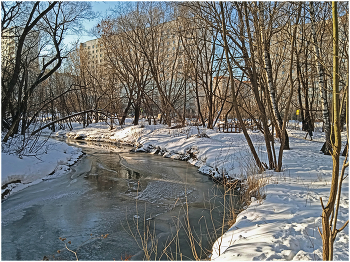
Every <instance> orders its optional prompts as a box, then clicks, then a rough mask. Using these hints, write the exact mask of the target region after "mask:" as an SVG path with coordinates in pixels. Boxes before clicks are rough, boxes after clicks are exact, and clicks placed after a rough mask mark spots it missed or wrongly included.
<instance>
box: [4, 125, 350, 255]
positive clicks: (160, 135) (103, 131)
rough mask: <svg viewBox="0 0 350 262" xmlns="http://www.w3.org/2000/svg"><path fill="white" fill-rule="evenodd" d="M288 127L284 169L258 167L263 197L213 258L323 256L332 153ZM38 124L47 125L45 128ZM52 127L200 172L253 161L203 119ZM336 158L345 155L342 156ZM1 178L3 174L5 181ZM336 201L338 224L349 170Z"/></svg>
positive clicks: (339, 248) (341, 250)
mask: <svg viewBox="0 0 350 262" xmlns="http://www.w3.org/2000/svg"><path fill="white" fill-rule="evenodd" d="M289 127H290V129H289V130H288V132H289V134H290V147H291V150H289V151H285V152H284V158H283V159H284V160H283V167H284V171H283V172H281V173H274V172H266V173H265V174H264V176H265V179H266V180H267V181H268V182H269V183H268V185H267V186H266V187H265V192H266V195H267V196H266V199H264V200H259V201H256V200H255V199H252V202H251V204H250V205H249V206H248V207H247V208H246V210H244V211H243V212H241V213H240V214H239V215H238V216H237V219H236V223H235V224H234V225H233V226H232V227H231V228H230V229H229V230H228V231H227V232H226V233H225V234H224V235H223V236H222V238H220V239H218V240H217V241H216V243H215V244H214V247H213V254H212V259H213V260H216V259H217V260H233V259H235V260H272V259H276V260H277V259H280V260H320V259H321V258H322V242H321V237H320V235H319V233H318V229H317V228H318V227H320V228H321V217H320V215H321V205H320V201H319V198H320V197H322V198H323V201H324V202H326V201H327V195H328V194H329V186H330V181H331V172H332V158H331V157H330V156H324V155H323V154H321V153H320V152H319V150H320V148H321V146H322V141H323V139H324V138H323V136H322V134H321V133H318V132H315V133H314V140H313V141H309V140H304V139H303V138H304V137H305V134H306V133H305V132H302V131H300V130H298V128H297V125H296V124H295V123H293V125H290V126H289ZM45 132H46V133H49V130H45ZM52 135H53V136H58V137H68V138H74V139H85V140H92V141H104V142H116V143H117V142H118V143H125V144H131V145H135V146H136V147H137V151H141V152H142V151H146V152H150V153H153V154H161V155H163V156H164V157H171V158H174V159H182V160H187V161H188V162H189V163H191V164H193V165H195V166H197V167H198V168H199V171H201V172H202V173H206V174H210V175H213V176H217V177H221V176H222V174H225V175H227V176H230V177H233V178H236V177H237V178H240V177H241V176H244V174H245V173H246V171H247V170H248V169H249V168H250V167H251V163H252V157H251V156H250V151H249V148H248V146H247V144H246V141H245V139H244V136H243V134H242V133H238V134H230V133H219V132H216V131H215V130H207V129H205V128H202V127H194V126H192V127H191V126H189V127H184V128H177V129H176V128H175V129H170V128H168V127H167V126H163V125H144V126H140V125H139V126H130V125H129V126H126V127H124V128H120V127H117V128H115V129H113V130H110V129H109V126H108V125H106V124H104V123H97V124H91V125H90V126H89V127H87V128H84V129H83V128H82V126H81V125H79V124H74V129H73V130H72V131H69V130H60V131H58V132H56V133H54V134H52ZM250 135H251V138H252V140H253V142H254V145H255V147H256V150H257V152H258V154H259V157H260V159H261V160H262V161H263V162H267V156H266V152H265V151H266V150H265V146H264V140H263V136H262V135H261V134H260V133H258V132H251V133H250ZM276 153H278V150H277V152H276ZM48 154H49V153H48ZM51 155H52V154H51ZM67 155H69V154H67ZM5 157H6V156H5ZM53 159H54V158H51V161H54V160H53ZM21 160H23V159H21ZM42 160H44V159H42ZM343 160H344V157H341V161H343ZM5 161H6V162H4V155H3V159H2V166H3V169H2V171H3V172H4V170H6V169H7V168H8V166H11V165H12V162H11V161H14V160H13V158H11V159H9V160H5ZM17 161H19V160H17ZM44 161H48V160H44ZM27 162H28V161H27ZM27 162H26V163H27ZM56 162H58V161H57V160H56ZM13 163H15V162H13ZM28 163H29V162H28ZM32 163H34V162H32ZM4 166H5V169H4ZM18 166H21V165H20V164H18ZM29 166H30V164H28V166H27V167H26V168H25V169H24V168H21V170H22V171H23V170H31V169H30V168H29ZM56 166H57V165H56ZM12 173H13V172H12ZM7 177H9V176H8V175H7ZM12 177H13V176H12ZM22 179H23V178H22ZM3 181H4V177H2V183H3V184H4V182H3ZM7 181H9V180H7ZM340 203H341V209H340V213H339V215H338V228H339V227H341V226H342V224H343V223H344V222H345V221H346V220H347V219H348V214H349V179H348V177H347V178H346V179H345V180H344V183H343V188H342V195H341V201H340ZM334 260H349V229H348V227H346V228H345V230H344V231H343V232H340V233H339V234H338V236H337V239H336V243H335V252H334Z"/></svg>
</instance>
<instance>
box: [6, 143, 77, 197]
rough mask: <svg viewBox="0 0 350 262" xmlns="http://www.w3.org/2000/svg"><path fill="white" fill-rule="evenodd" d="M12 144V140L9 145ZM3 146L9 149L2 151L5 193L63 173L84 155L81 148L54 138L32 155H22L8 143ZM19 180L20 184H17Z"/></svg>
mask: <svg viewBox="0 0 350 262" xmlns="http://www.w3.org/2000/svg"><path fill="white" fill-rule="evenodd" d="M43 140H45V139H44V138H40V139H39V141H38V143H40V142H42V141H43ZM10 143H11V141H10V142H9V143H8V144H10ZM3 148H5V150H3V151H2V152H1V163H2V165H1V186H2V192H1V193H2V194H3V193H4V192H5V191H6V190H7V189H8V191H11V194H12V193H14V192H18V191H19V190H22V189H23V188H26V187H28V186H29V185H33V184H36V183H39V182H41V181H42V180H45V179H53V178H55V177H57V176H60V175H62V174H64V173H65V172H67V171H68V170H69V166H71V165H73V164H74V163H75V162H76V161H77V160H78V158H79V157H80V156H81V155H82V151H81V149H79V148H75V147H72V146H68V145H67V144H66V143H64V142H60V141H56V140H53V139H49V140H48V141H47V142H46V143H45V144H44V146H43V147H42V148H41V149H40V150H39V151H38V152H37V153H36V154H32V155H29V154H28V155H21V156H18V155H17V154H15V153H14V152H11V150H8V148H6V146H3ZM4 151H5V152H4ZM18 180H19V181H20V183H14V182H17V181H18ZM6 185H7V186H6Z"/></svg>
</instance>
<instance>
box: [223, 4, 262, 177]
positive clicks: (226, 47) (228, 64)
mask: <svg viewBox="0 0 350 262" xmlns="http://www.w3.org/2000/svg"><path fill="white" fill-rule="evenodd" d="M219 4H220V8H221V18H222V37H223V41H224V50H225V55H226V62H227V67H228V71H229V74H230V82H231V89H232V97H233V106H234V108H235V111H236V115H237V118H238V121H239V123H240V124H241V127H242V131H243V134H244V136H245V138H246V140H247V143H248V145H249V148H250V150H251V152H252V154H253V157H254V159H255V162H256V165H257V166H258V168H259V170H260V171H261V172H262V171H264V170H265V168H264V166H263V165H262V163H261V162H260V159H259V156H258V154H257V153H256V151H255V148H254V145H253V142H252V141H251V139H250V137H249V134H248V132H247V129H246V127H245V126H244V124H243V120H242V117H241V114H240V112H239V109H238V104H237V97H236V95H235V94H236V92H235V87H234V77H233V72H232V67H231V62H230V59H229V50H228V45H227V39H226V22H225V15H224V7H223V4H222V2H219Z"/></svg>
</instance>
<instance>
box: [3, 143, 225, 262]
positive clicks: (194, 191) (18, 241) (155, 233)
mask: <svg viewBox="0 0 350 262" xmlns="http://www.w3.org/2000/svg"><path fill="white" fill-rule="evenodd" d="M68 143H71V145H74V146H79V147H82V148H83V151H84V152H85V153H86V155H85V156H84V157H83V158H81V159H80V160H79V162H78V163H76V164H75V165H74V166H72V167H71V171H70V172H69V173H67V174H65V175H63V176H60V177H57V178H53V179H50V180H46V181H43V182H41V183H39V184H36V185H32V186H30V187H28V188H26V189H24V190H22V191H20V192H18V193H15V194H13V195H11V196H9V198H8V199H7V200H6V201H4V202H3V203H2V241H1V245H2V260H42V259H43V258H44V257H45V258H48V259H50V260H56V259H57V260H73V259H76V258H75V255H74V253H72V252H70V251H68V250H67V249H65V246H64V243H68V241H71V242H70V243H71V244H67V245H68V247H69V248H70V249H71V250H72V251H75V252H76V254H77V256H78V258H79V260H114V259H115V260H121V259H122V258H123V259H124V258H125V257H131V259H132V260H143V259H145V258H147V257H145V253H144V252H143V251H142V246H146V243H147V246H148V250H149V251H148V253H149V254H150V258H151V259H152V258H153V259H154V256H157V258H158V259H159V258H160V259H174V260H187V259H194V258H195V257H194V256H193V249H191V247H190V244H189V243H190V242H191V241H190V239H191V238H189V237H188V235H189V234H188V233H189V231H190V232H191V233H192V235H193V237H194V238H193V241H194V242H198V243H200V245H201V246H202V248H200V247H199V245H198V244H196V245H195V246H196V252H197V254H198V256H199V257H200V258H206V257H207V255H208V251H210V248H211V245H212V243H213V241H215V240H216V238H217V237H219V236H220V235H221V232H222V230H221V225H222V217H223V211H224V208H223V197H221V195H222V188H221V187H219V186H217V185H215V184H214V183H213V182H212V181H211V180H209V179H208V177H207V176H204V175H202V174H199V173H198V172H197V168H196V167H193V166H191V165H189V164H188V163H186V162H183V161H178V160H172V159H165V158H162V157H160V156H155V155H151V154H146V153H130V152H129V150H130V148H127V147H117V146H114V145H110V144H104V143H90V142H88V143H87V142H73V141H71V142H68ZM186 203H187V204H186ZM226 203H228V201H226ZM187 210H188V211H187ZM226 212H227V210H226ZM186 214H188V216H186ZM187 218H188V219H189V221H190V226H185V225H188V223H187V222H188V221H187ZM145 230H146V232H149V234H147V233H146V234H144V232H145ZM106 234H108V236H107V237H106V238H101V237H100V236H101V235H103V236H105V235H106ZM145 236H146V237H145ZM59 238H66V240H65V242H62V241H61V240H60V239H59ZM152 243H153V244H152ZM152 246H153V248H152ZM164 247H167V248H164ZM58 251H59V253H58Z"/></svg>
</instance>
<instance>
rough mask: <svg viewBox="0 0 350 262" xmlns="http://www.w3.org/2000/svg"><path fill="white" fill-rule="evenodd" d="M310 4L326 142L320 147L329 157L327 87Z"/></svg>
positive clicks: (329, 135) (329, 138) (329, 129)
mask: <svg viewBox="0 0 350 262" xmlns="http://www.w3.org/2000/svg"><path fill="white" fill-rule="evenodd" d="M309 4H310V19H311V32H312V39H313V44H314V50H315V60H316V62H317V74H318V79H319V80H318V82H317V84H318V86H319V90H320V93H321V103H322V117H323V123H324V132H325V137H326V142H325V144H324V146H323V147H322V148H323V150H322V152H323V153H324V154H325V155H330V153H331V150H332V144H331V125H330V120H329V111H328V102H327V86H326V83H325V80H324V75H325V73H324V68H323V66H322V63H321V62H320V59H321V54H320V50H319V47H318V46H319V43H318V41H317V38H316V28H315V11H314V8H313V2H309Z"/></svg>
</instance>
